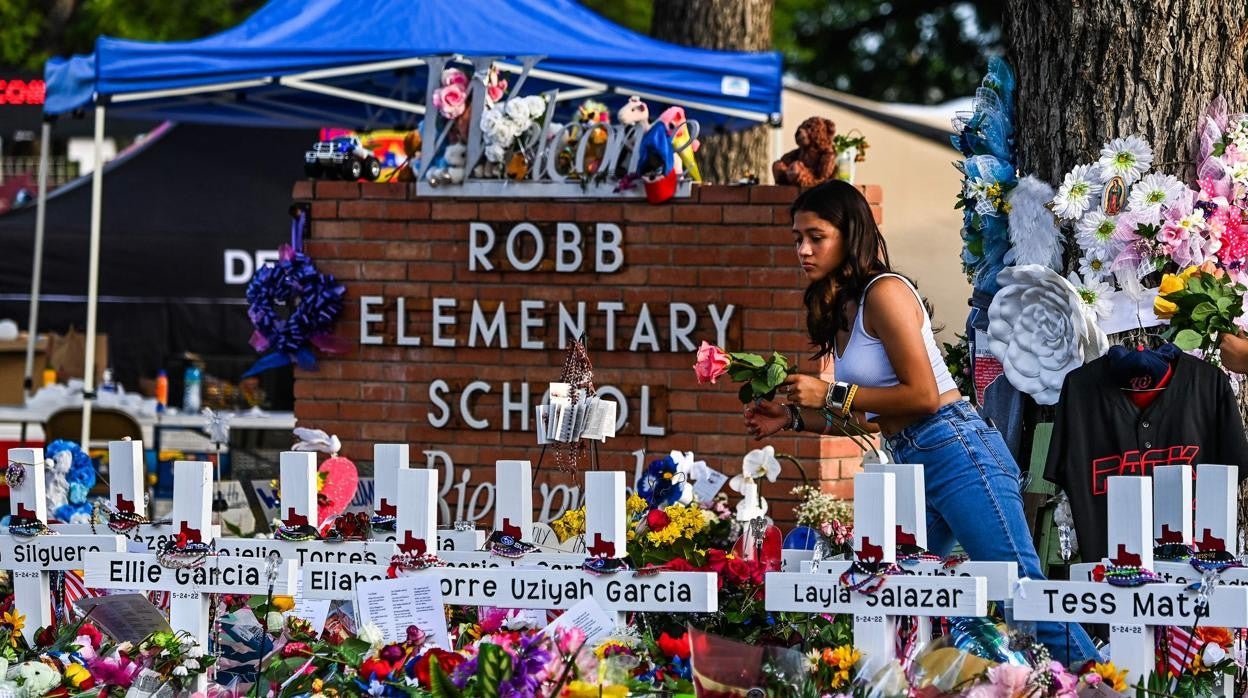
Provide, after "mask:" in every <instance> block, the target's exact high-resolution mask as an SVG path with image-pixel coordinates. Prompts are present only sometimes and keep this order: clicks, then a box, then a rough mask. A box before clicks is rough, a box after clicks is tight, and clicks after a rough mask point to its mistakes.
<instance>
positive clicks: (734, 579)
mask: <svg viewBox="0 0 1248 698" xmlns="http://www.w3.org/2000/svg"><path fill="white" fill-rule="evenodd" d="M752 567H753V566H752V565H751V564H750V563H748V562H746V561H745V560H742V559H741V558H739V557H734V558H732V559H731V560H729V561H728V562H727V563H726V564H725V565H724V576H725V577H727V578H728V581H729V582H730V583H732V584H749V583H750V581H751V580H753V578H754V570H753V569H752Z"/></svg>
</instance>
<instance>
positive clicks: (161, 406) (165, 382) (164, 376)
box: [156, 368, 169, 412]
mask: <svg viewBox="0 0 1248 698" xmlns="http://www.w3.org/2000/svg"><path fill="white" fill-rule="evenodd" d="M168 406H169V374H168V373H165V369H163V368H162V369H160V372H159V373H157V374H156V411H157V412H164V411H165V408H166V407H168Z"/></svg>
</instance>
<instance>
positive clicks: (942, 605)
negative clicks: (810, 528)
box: [764, 472, 988, 659]
mask: <svg viewBox="0 0 1248 698" xmlns="http://www.w3.org/2000/svg"><path fill="white" fill-rule="evenodd" d="M896 477H897V476H896V475H895V474H894V473H892V472H863V473H858V474H857V475H855V476H854V551H855V552H854V554H855V557H856V558H857V561H858V562H860V563H866V564H875V565H890V564H892V563H895V562H896V560H897V524H896V519H897V517H896V508H897V498H896V493H897V484H896ZM833 564H837V563H832V562H828V561H824V562H821V563H820V568H821V569H823V568H824V566H828V569H827V572H822V571H821V572H814V573H801V572H797V573H794V572H771V573H768V574H767V586H766V598H765V601H764V603H765V607H766V608H767V610H769V611H798V612H805V613H852V614H853V616H854V638H855V642H856V643H857V646H858V647H859V648H860V649H862V650H863V652H864V653H867V654H869V655H870V656H872V657H881V658H884V659H891V658H894V657H896V656H897V648H896V642H895V639H896V637H897V623H896V619H897V618H898V617H901V616H921V617H922V616H926V617H932V616H983V615H987V613H988V582H987V580H986V579H984V578H983V577H926V576H914V575H906V574H895V575H885V576H882V577H879V578H877V579H876V580H875V581H874V582H869V583H868V584H867V585H866V588H865V589H864V590H863V591H858V590H854V589H851V588H850V587H848V586H844V585H842V584H841V579H840V574H836V575H833V574H829V572H831V571H832V569H831V565H833ZM839 566H840V568H841V570H842V571H844V570H845V569H846V568H847V567H848V565H846V564H845V563H840V565H839ZM857 581H865V580H863V579H862V575H858V579H857ZM877 583H878V588H875V589H871V587H875V586H876V584H877Z"/></svg>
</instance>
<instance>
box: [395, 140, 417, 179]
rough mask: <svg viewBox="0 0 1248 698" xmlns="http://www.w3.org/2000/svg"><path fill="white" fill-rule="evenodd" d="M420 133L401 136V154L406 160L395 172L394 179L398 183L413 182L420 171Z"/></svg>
mask: <svg viewBox="0 0 1248 698" xmlns="http://www.w3.org/2000/svg"><path fill="white" fill-rule="evenodd" d="M422 142H423V141H422V139H421V137H420V131H408V132H407V135H406V136H403V154H404V155H406V156H407V160H406V161H404V163H403V165H402V166H401V167H399V169H398V170H396V173H397V174H396V175H395V178H396V179H397V180H398V181H400V182H415V181H416V173H417V172H419V171H420V146H421V143H422Z"/></svg>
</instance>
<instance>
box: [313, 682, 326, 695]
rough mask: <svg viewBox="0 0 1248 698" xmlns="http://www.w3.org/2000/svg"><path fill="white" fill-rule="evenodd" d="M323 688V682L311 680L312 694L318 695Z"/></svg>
mask: <svg viewBox="0 0 1248 698" xmlns="http://www.w3.org/2000/svg"><path fill="white" fill-rule="evenodd" d="M324 687H325V682H324V681H322V680H321V679H312V692H313V693H320V692H321V689H322V688H324Z"/></svg>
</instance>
